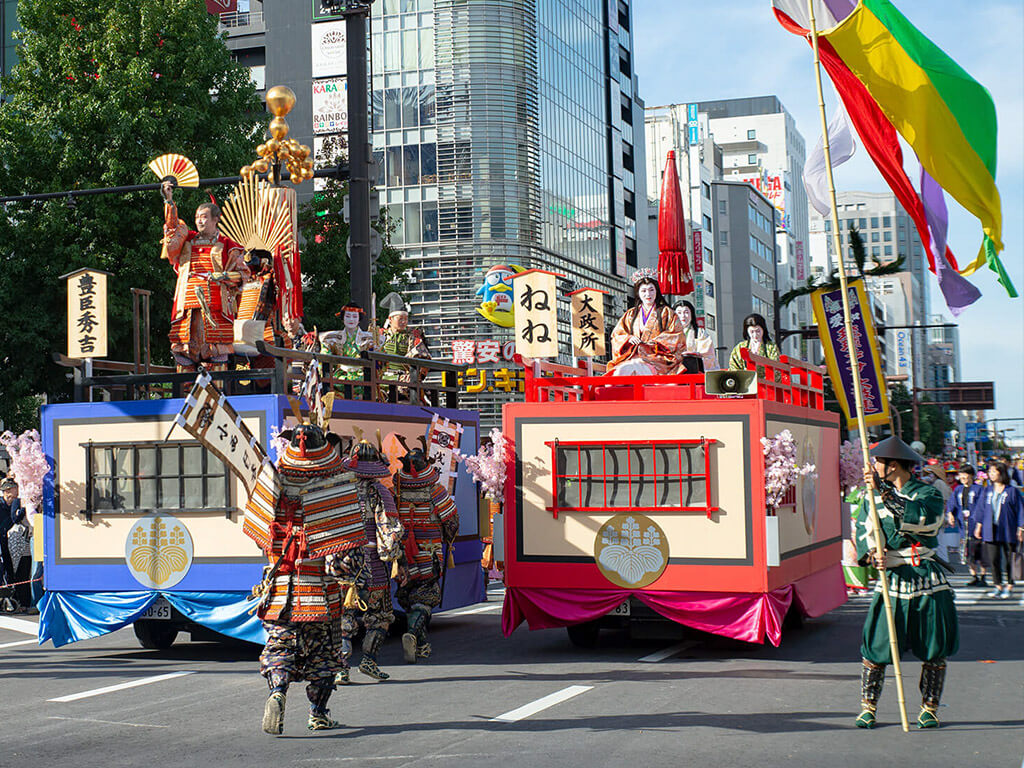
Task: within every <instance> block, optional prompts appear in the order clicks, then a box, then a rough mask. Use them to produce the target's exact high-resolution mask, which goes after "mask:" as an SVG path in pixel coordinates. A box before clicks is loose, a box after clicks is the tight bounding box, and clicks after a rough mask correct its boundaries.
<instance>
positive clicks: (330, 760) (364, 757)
mask: <svg viewBox="0 0 1024 768" xmlns="http://www.w3.org/2000/svg"><path fill="white" fill-rule="evenodd" d="M519 754H522V752H519ZM479 757H492V758H493V757H498V755H496V754H494V753H493V752H462V753H459V754H452V755H372V756H367V755H360V756H359V757H306V758H303V759H301V760H296V761H295V762H297V763H355V762H360V763H362V762H369V761H371V760H376V761H384V760H415V761H417V762H421V761H424V760H451V759H452V758H479Z"/></svg>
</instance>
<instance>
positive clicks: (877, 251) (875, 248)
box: [871, 245, 882, 256]
mask: <svg viewBox="0 0 1024 768" xmlns="http://www.w3.org/2000/svg"><path fill="white" fill-rule="evenodd" d="M871 255H872V256H881V255H882V252H881V249H880V248H879V247H878V246H877V245H873V246H871Z"/></svg>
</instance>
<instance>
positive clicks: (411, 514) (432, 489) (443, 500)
mask: <svg viewBox="0 0 1024 768" xmlns="http://www.w3.org/2000/svg"><path fill="white" fill-rule="evenodd" d="M439 477H440V473H439V472H438V470H437V467H435V466H433V465H432V464H431V463H430V461H429V459H427V456H426V452H425V451H423V450H420V449H419V448H416V449H414V450H412V451H409V453H407V454H406V455H405V456H403V457H402V468H401V469H400V470H399V471H398V475H397V477H396V480H395V493H396V496H397V502H398V512H399V517H400V518H401V520H402V524H403V525H404V526H405V530H406V539H405V560H406V564H407V566H408V569H409V579H408V581H407V582H406V583H405V584H402V585H400V586H399V587H398V589H397V591H396V593H395V598H396V599H397V600H398V604H399V605H400V606H401V607H402V610H404V611H405V614H406V618H407V621H408V630H407V631H406V633H405V634H404V635H402V655H403V657H404V658H405V661H406V662H408V663H409V664H415V663H416V659H418V658H419V659H425V658H428V657H429V656H430V652H431V648H430V643H428V642H427V620H428V619H429V618H430V614H431V612H432V611H433V609H434V608H436V607H437V606H439V605H440V604H441V597H442V594H441V575H442V571H441V569H442V564H444V567H445V568H447V566H448V564H449V563H450V561H446V559H445V558H444V557H443V555H442V551H443V549H444V546H443V543H446V544H448V545H449V546H451V544H452V543H453V542H454V541H455V537H456V536H457V535H458V532H459V513H458V510H457V509H456V508H455V502H454V501H453V500H452V498H451V496H449V495H448V491H447V490H445V487H444V485H442V484H441V483H440V482H438V478H439ZM450 554H451V553H450V552H449V556H450Z"/></svg>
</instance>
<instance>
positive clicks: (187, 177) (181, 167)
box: [149, 155, 199, 187]
mask: <svg viewBox="0 0 1024 768" xmlns="http://www.w3.org/2000/svg"><path fill="white" fill-rule="evenodd" d="M149 170H151V171H152V172H153V173H155V174H156V176H157V178H158V179H160V180H161V181H163V180H164V179H174V182H175V183H176V184H177V185H178V186H179V187H198V186H199V171H197V170H196V166H195V164H194V163H193V162H192V161H191V160H189V159H188V158H187V157H185V156H184V155H160V157H158V158H157V159H156V160H154V161H153V162H151V163H150V164H149Z"/></svg>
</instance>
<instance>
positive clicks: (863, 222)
mask: <svg viewBox="0 0 1024 768" xmlns="http://www.w3.org/2000/svg"><path fill="white" fill-rule="evenodd" d="M857 227H858V228H860V229H867V228H868V220H867V219H858V220H857Z"/></svg>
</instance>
